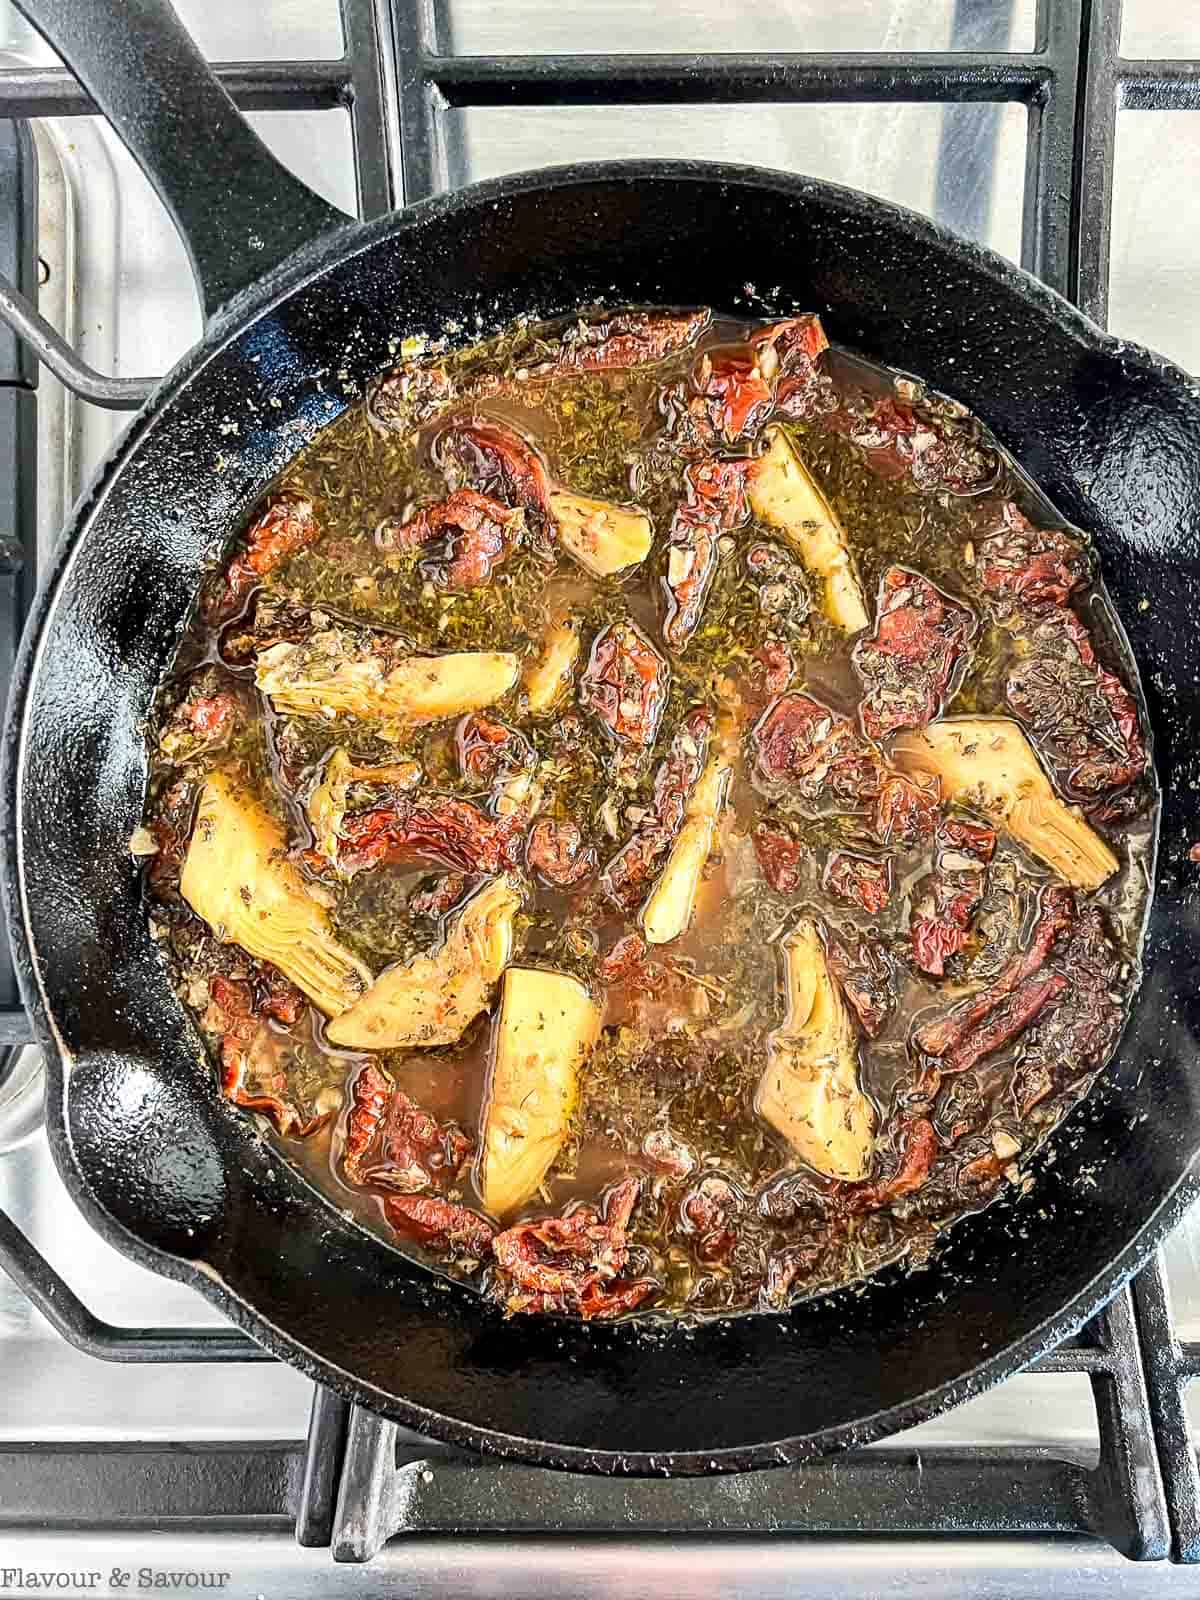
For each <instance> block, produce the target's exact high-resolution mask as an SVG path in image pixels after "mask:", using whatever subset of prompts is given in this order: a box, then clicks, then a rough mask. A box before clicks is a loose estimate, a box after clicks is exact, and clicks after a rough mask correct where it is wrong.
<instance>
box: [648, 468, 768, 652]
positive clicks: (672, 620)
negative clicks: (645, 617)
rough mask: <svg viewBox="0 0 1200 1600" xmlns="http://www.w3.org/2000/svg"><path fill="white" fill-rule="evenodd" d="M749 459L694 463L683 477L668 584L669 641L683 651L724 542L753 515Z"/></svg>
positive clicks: (669, 552)
mask: <svg viewBox="0 0 1200 1600" xmlns="http://www.w3.org/2000/svg"><path fill="white" fill-rule="evenodd" d="M752 464H753V463H752V462H751V461H750V459H749V458H748V457H744V458H741V459H738V460H732V461H724V460H721V459H720V458H719V457H717V456H709V457H706V458H705V459H704V460H702V461H697V462H694V463H693V464H692V465H691V466H690V467H688V468H687V470H686V472H685V473H684V475H683V483H684V497H683V501H682V503H681V504H680V505H679V507H678V509H677V510H676V512H675V515H674V517H673V518H672V519H671V531H670V535H669V539H668V544H667V570H666V575H665V579H664V585H663V587H664V592H665V595H666V602H667V605H666V615H665V618H664V620H663V637H664V638H665V639H666V641H667V643H668V644H669V645H671V646H672V648H673V649H676V650H681V649H682V648H683V646H684V645H685V644H686V643H687V641H688V640H689V639H690V638H691V636H692V634H693V633H694V632H695V631H696V628H697V626H698V624H699V622H700V618H701V616H702V614H703V611H704V602H705V600H706V599H707V597H708V591H709V589H710V588H711V587H712V580H713V576H714V574H715V572H716V569H717V553H718V540H719V539H720V537H721V535H722V534H723V533H728V532H730V531H731V530H732V529H734V528H737V527H740V526H741V524H742V523H743V522H745V521H746V519H747V518H748V517H749V515H750V507H749V503H748V501H747V499H746V473H747V471H748V470H749V468H750V467H751V465H752Z"/></svg>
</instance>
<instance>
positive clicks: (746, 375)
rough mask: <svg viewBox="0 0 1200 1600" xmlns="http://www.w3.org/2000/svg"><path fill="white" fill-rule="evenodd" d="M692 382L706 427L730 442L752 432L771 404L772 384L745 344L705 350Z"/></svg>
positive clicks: (757, 426)
mask: <svg viewBox="0 0 1200 1600" xmlns="http://www.w3.org/2000/svg"><path fill="white" fill-rule="evenodd" d="M692 383H693V385H694V387H695V389H696V392H697V394H698V395H699V396H700V398H701V400H702V403H703V416H704V417H705V420H706V421H707V422H708V425H709V427H710V428H712V429H713V431H714V432H716V433H719V434H720V435H721V436H722V437H723V438H724V439H726V440H728V441H729V443H730V444H733V443H735V442H736V441H737V440H739V439H741V438H742V437H743V436H744V435H745V434H748V433H754V432H755V431H756V430H757V429H758V428H759V427H760V426H761V424H762V423H763V422H765V421H766V419H767V416H768V414H769V413H770V411H771V408H772V407H773V406H774V404H775V387H774V385H773V384H772V383H771V382H770V381H769V380H768V379H767V377H766V376H765V375H764V373H763V371H762V367H761V366H760V363H759V360H758V357H757V355H756V354H755V353H754V352H752V351H751V350H750V349H749V347H747V346H742V347H740V348H734V349H731V350H709V351H706V352H705V354H704V355H702V356H701V357H700V359H699V361H698V362H697V363H696V370H695V372H694V373H693V374H692Z"/></svg>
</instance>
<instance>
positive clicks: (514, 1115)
mask: <svg viewBox="0 0 1200 1600" xmlns="http://www.w3.org/2000/svg"><path fill="white" fill-rule="evenodd" d="M600 1021H601V1010H600V1006H599V1005H598V1004H597V1003H596V1001H595V1000H593V999H592V997H591V995H590V994H589V993H588V992H587V990H586V989H585V988H584V987H583V985H582V984H581V983H580V982H578V980H577V979H575V978H571V977H568V976H567V975H566V974H565V973H562V972H541V971H539V970H537V969H535V968H532V967H510V968H509V969H508V971H507V972H506V973H505V974H504V983H503V986H502V988H501V998H500V1016H499V1020H498V1022H497V1024H496V1043H495V1056H494V1059H493V1062H492V1071H491V1078H490V1081H489V1084H488V1094H487V1103H486V1106H485V1109H484V1118H483V1136H482V1139H481V1142H480V1155H479V1174H478V1176H479V1188H480V1192H481V1195H482V1197H483V1205H484V1210H485V1211H490V1212H491V1213H492V1215H493V1216H497V1217H504V1216H507V1215H508V1214H509V1213H511V1212H513V1211H515V1210H516V1209H517V1207H518V1206H521V1205H523V1204H524V1203H525V1202H526V1201H527V1200H529V1199H531V1198H532V1197H533V1195H535V1194H536V1193H537V1190H538V1186H539V1185H540V1183H541V1181H542V1179H543V1178H544V1177H545V1176H546V1173H547V1172H548V1171H549V1169H550V1167H551V1165H552V1164H553V1162H554V1159H555V1157H556V1156H557V1155H558V1153H559V1151H560V1150H561V1149H562V1147H563V1143H564V1142H565V1140H566V1138H567V1135H568V1133H569V1132H570V1127H571V1119H572V1117H573V1116H574V1115H575V1108H576V1106H577V1105H578V1103H579V1075H580V1070H581V1068H582V1066H583V1064H584V1062H585V1061H586V1060H587V1058H588V1056H589V1055H590V1054H591V1051H592V1049H593V1047H594V1046H595V1043H596V1040H597V1039H598V1038H599V1036H600Z"/></svg>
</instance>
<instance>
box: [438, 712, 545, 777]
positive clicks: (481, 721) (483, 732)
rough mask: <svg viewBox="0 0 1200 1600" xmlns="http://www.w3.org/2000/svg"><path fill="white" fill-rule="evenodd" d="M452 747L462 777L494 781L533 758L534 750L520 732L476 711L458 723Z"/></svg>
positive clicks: (526, 763) (524, 765)
mask: <svg viewBox="0 0 1200 1600" xmlns="http://www.w3.org/2000/svg"><path fill="white" fill-rule="evenodd" d="M454 746H455V750H456V753H457V755H458V768H459V771H460V772H461V773H462V775H463V777H464V778H474V779H476V780H478V781H479V782H480V783H495V781H496V780H497V778H502V777H508V776H510V775H511V774H512V773H513V772H517V771H520V770H521V769H522V768H523V767H528V766H529V765H530V764H531V763H532V761H533V751H532V750H531V749H530V747H529V740H528V739H526V737H525V735H524V734H523V733H518V732H517V730H516V729H515V728H510V727H508V726H507V725H506V724H505V723H503V722H495V721H493V719H492V718H491V717H485V716H483V715H482V713H481V712H478V711H474V712H472V713H471V714H470V715H469V716H466V717H464V718H463V719H462V721H461V722H460V723H459V724H458V727H457V728H456V729H455V730H454Z"/></svg>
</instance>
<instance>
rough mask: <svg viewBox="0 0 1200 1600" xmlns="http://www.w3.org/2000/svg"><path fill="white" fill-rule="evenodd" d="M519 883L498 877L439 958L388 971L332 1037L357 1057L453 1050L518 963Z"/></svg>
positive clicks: (466, 910)
mask: <svg viewBox="0 0 1200 1600" xmlns="http://www.w3.org/2000/svg"><path fill="white" fill-rule="evenodd" d="M521 901H522V893H521V888H520V886H519V884H518V882H517V881H516V880H515V879H513V878H509V877H504V878H493V879H492V880H491V881H490V882H488V883H486V884H484V886H483V888H482V889H480V890H479V892H478V893H477V894H475V895H473V896H472V897H471V899H470V900H468V901H467V903H466V905H465V906H464V907H463V908H462V910H461V911H460V912H459V914H458V916H457V917H456V918H455V921H454V924H453V926H452V927H451V928H450V931H449V932H448V933H447V935H446V939H445V943H444V944H443V945H442V947H441V949H440V950H437V951H435V952H434V954H433V955H428V956H418V957H417V958H416V960H414V961H408V962H405V963H403V964H402V965H398V966H394V967H388V968H387V969H386V970H385V971H384V972H381V973H380V974H379V977H378V978H376V980H375V982H374V983H373V984H372V985H371V987H370V989H368V990H367V992H366V994H364V995H363V997H362V999H361V1000H360V1001H359V1002H358V1004H357V1005H355V1006H353V1007H351V1009H350V1010H349V1011H347V1012H346V1013H345V1014H344V1015H343V1016H340V1017H339V1018H338V1019H337V1021H336V1022H333V1023H331V1024H330V1026H329V1028H328V1029H327V1034H328V1037H329V1040H330V1042H331V1043H333V1044H336V1045H343V1046H346V1047H347V1048H349V1049H352V1050H394V1049H400V1048H404V1047H409V1048H412V1047H415V1046H421V1045H439V1044H453V1043H454V1042H455V1040H457V1039H460V1038H461V1037H462V1035H463V1034H464V1033H465V1032H466V1030H467V1027H468V1025H469V1024H470V1023H472V1022H473V1021H474V1020H475V1018H476V1017H477V1016H478V1015H479V1013H480V1012H481V1011H483V1010H484V1009H485V1007H486V1006H487V1005H488V1003H489V1001H490V1000H491V995H492V986H493V985H494V984H495V982H496V980H497V979H498V978H499V977H500V974H501V973H502V972H503V971H504V968H505V967H506V966H507V964H508V962H509V960H510V959H511V957H512V947H513V918H514V917H515V916H516V914H517V911H518V910H519V909H520V906H521Z"/></svg>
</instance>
